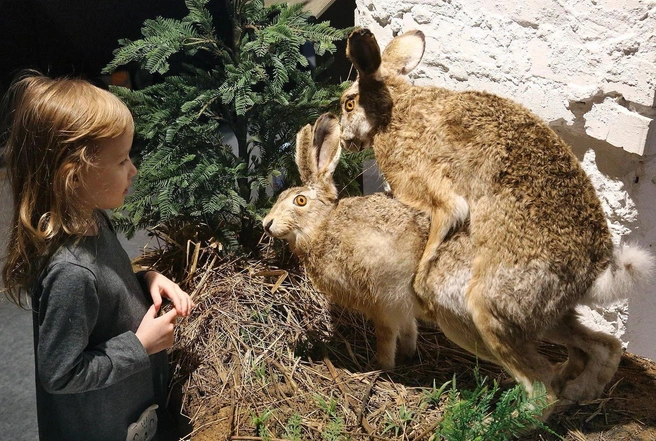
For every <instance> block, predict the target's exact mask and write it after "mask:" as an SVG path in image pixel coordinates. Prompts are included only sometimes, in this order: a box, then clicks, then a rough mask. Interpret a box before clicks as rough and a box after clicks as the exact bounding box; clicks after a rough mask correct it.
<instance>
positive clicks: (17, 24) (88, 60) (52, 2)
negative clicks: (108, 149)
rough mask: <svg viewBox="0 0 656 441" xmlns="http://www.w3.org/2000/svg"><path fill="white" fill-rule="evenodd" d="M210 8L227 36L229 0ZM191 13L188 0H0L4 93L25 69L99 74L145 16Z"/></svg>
mask: <svg viewBox="0 0 656 441" xmlns="http://www.w3.org/2000/svg"><path fill="white" fill-rule="evenodd" d="M208 7H209V9H210V10H211V12H212V13H213V16H214V18H215V26H216V29H217V33H219V35H223V36H225V35H226V33H229V32H230V26H228V25H227V24H226V23H227V21H226V22H225V23H221V21H222V18H223V19H226V18H227V14H226V9H225V8H226V5H225V1H224V0H215V1H212V2H210V4H209V5H208ZM187 12H188V11H187V8H186V6H185V4H184V0H0V93H4V92H5V90H6V88H7V86H8V85H9V83H10V82H11V79H12V78H13V77H14V75H15V74H16V73H17V72H18V71H20V70H22V69H25V68H32V69H37V70H39V71H40V72H42V73H44V74H47V75H50V76H60V75H74V76H78V77H83V78H88V79H94V78H98V77H99V76H100V75H101V73H100V72H101V70H102V69H103V68H104V67H105V66H106V65H107V64H108V63H109V62H110V61H111V60H112V52H113V51H114V50H115V49H117V48H118V47H119V44H118V40H119V39H121V38H129V39H131V40H136V39H138V38H140V37H141V26H142V24H143V22H144V20H146V19H148V18H155V17H157V16H162V17H170V18H182V17H184V16H185V15H186V14H187ZM227 35H228V36H229V34H227Z"/></svg>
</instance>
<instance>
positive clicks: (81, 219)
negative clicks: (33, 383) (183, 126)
mask: <svg viewBox="0 0 656 441" xmlns="http://www.w3.org/2000/svg"><path fill="white" fill-rule="evenodd" d="M3 104H4V106H3V107H4V108H5V109H6V112H7V113H6V123H7V129H6V132H5V133H4V136H3V141H4V147H5V161H6V164H7V175H8V176H7V177H8V181H9V182H10V184H11V191H12V196H13V208H14V213H13V222H12V227H13V228H12V230H11V233H10V237H9V243H8V253H7V257H6V262H5V266H4V268H3V270H2V281H3V283H4V286H5V289H6V290H7V291H6V294H7V297H9V299H10V300H12V301H13V302H14V303H16V304H17V305H19V306H22V305H23V303H22V297H23V294H25V293H26V292H27V291H28V290H29V289H30V287H31V284H32V282H33V281H34V279H35V278H36V277H37V276H38V274H39V272H40V271H41V269H42V268H43V265H45V263H46V261H47V259H48V258H49V257H50V256H51V255H52V254H53V253H54V252H55V250H56V249H57V248H58V247H59V246H60V245H61V244H62V243H63V242H64V241H65V240H66V239H68V238H72V237H80V236H82V235H83V234H84V233H85V232H86V231H88V229H89V227H90V225H91V223H92V222H94V220H93V217H92V216H89V213H88V212H85V211H84V208H83V206H82V204H80V201H79V199H78V195H77V192H76V191H75V188H76V187H77V186H79V185H82V183H80V182H79V179H80V173H79V172H80V170H81V168H82V167H89V166H90V165H91V164H92V159H93V154H94V150H95V148H96V145H97V142H98V141H99V140H101V139H108V138H115V137H117V136H120V135H121V134H122V133H124V132H125V130H127V129H128V128H131V127H132V125H133V121H132V115H131V114H130V111H129V110H128V108H127V107H126V106H125V104H124V103H123V102H122V101H121V100H119V99H118V98H117V97H116V96H114V95H112V94H111V93H110V92H108V91H106V90H103V89H100V88H98V87H96V86H94V85H92V84H90V83H88V82H87V81H84V80H79V79H71V78H59V79H51V78H48V77H45V76H43V75H40V74H38V73H35V72H29V73H27V74H24V75H22V76H21V77H19V78H17V79H16V80H15V81H14V82H13V83H12V85H11V86H10V88H9V91H8V92H7V94H6V96H5V99H4V103H3Z"/></svg>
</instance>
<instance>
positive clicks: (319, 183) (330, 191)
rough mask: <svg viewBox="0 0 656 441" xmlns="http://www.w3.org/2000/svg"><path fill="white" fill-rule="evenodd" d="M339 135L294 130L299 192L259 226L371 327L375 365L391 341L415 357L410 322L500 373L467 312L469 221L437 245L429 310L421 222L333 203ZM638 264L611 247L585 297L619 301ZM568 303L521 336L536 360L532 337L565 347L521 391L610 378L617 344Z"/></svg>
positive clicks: (579, 391)
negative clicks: (422, 280) (416, 284)
mask: <svg viewBox="0 0 656 441" xmlns="http://www.w3.org/2000/svg"><path fill="white" fill-rule="evenodd" d="M339 138H340V129H339V125H338V124H337V120H336V118H335V117H334V116H332V115H330V114H324V115H322V116H321V117H320V118H319V119H318V120H317V121H316V122H315V125H314V127H313V128H312V127H310V126H309V125H308V126H306V127H304V128H303V129H302V130H301V131H300V132H299V134H298V136H297V141H296V163H297V165H298V168H299V171H300V175H301V180H302V182H303V184H304V186H302V187H294V188H290V189H287V190H285V191H284V192H283V193H281V194H280V196H279V197H278V200H277V201H276V203H275V205H274V206H273V207H272V209H271V211H270V212H269V214H268V215H267V216H266V217H265V218H264V220H263V225H264V229H265V231H266V232H267V234H269V235H270V236H272V237H275V238H280V239H284V240H286V241H287V242H288V243H289V245H290V248H291V249H292V251H293V252H294V253H295V254H296V255H298V256H299V258H300V260H301V263H302V264H303V265H304V267H305V269H306V272H307V274H308V276H309V277H310V279H311V281H312V283H313V284H314V285H315V287H316V288H317V289H319V290H320V291H322V292H323V293H324V294H326V295H327V296H328V297H329V298H330V299H331V300H332V301H334V302H336V303H338V304H341V305H342V306H344V307H347V308H352V309H354V310H357V311H359V312H360V313H362V314H364V315H365V316H367V317H368V318H369V319H371V320H372V322H373V324H374V328H375V331H376V339H377V354H376V357H377V360H378V363H379V364H380V366H381V367H382V368H384V369H391V368H393V367H394V364H395V354H396V347H397V339H398V340H399V348H400V352H401V353H403V354H404V355H412V354H413V353H414V352H415V349H416V338H417V324H416V318H420V319H422V320H425V321H430V322H432V323H435V324H437V325H438V326H439V327H440V328H441V330H442V331H443V332H444V334H445V335H446V336H447V337H448V338H449V339H451V340H452V341H453V342H455V343H456V344H458V345H460V346H461V347H463V348H465V349H467V350H469V351H470V352H472V353H474V354H476V355H477V356H478V357H480V358H482V359H485V360H488V361H491V362H494V363H496V364H499V365H502V366H505V363H504V362H503V360H501V359H499V358H498V355H497V354H496V353H494V352H492V351H491V350H490V349H489V348H488V346H487V342H486V339H485V338H483V336H482V335H481V333H480V332H479V330H478V328H477V326H476V325H475V323H474V320H473V318H472V315H471V314H470V312H469V311H468V307H467V302H466V297H465V292H466V288H467V286H468V284H469V283H470V280H471V278H472V274H473V273H472V267H473V261H474V256H475V244H474V242H473V240H472V237H471V235H470V234H469V230H468V226H467V224H465V225H463V226H462V227H460V228H459V229H458V230H457V231H454V232H452V233H451V234H450V235H449V236H447V238H446V239H445V240H444V241H443V242H442V243H441V244H440V245H439V247H438V248H437V254H436V256H435V259H434V261H433V262H432V265H431V268H430V271H429V274H428V276H427V283H428V284H429V286H430V287H431V294H430V296H428V297H427V299H425V302H427V303H429V304H430V305H429V306H428V307H424V306H425V305H423V304H422V303H420V302H419V301H418V298H417V296H416V294H415V291H414V289H413V279H414V275H415V272H416V270H417V267H418V265H419V261H420V258H421V256H422V254H423V251H424V249H425V246H426V241H427V238H428V233H429V219H428V216H427V215H426V214H425V213H423V212H421V211H419V210H416V209H414V208H411V207H409V206H406V205H404V204H402V203H401V202H399V201H398V200H397V199H394V198H391V197H390V196H388V195H385V194H382V193H376V194H373V195H369V196H364V197H352V198H344V199H341V200H340V199H338V194H337V189H336V187H335V184H334V182H333V179H332V174H333V171H334V169H335V167H336V165H337V162H338V160H339V155H340V146H339V142H340V141H339ZM645 258H646V255H645V254H644V253H643V252H642V251H641V250H639V249H636V248H632V247H626V246H625V247H620V248H619V249H617V250H616V251H615V253H614V256H613V258H612V265H611V267H610V268H608V269H607V270H606V271H604V272H603V273H602V275H601V276H600V277H599V278H598V279H597V280H596V281H595V282H594V283H593V286H592V288H591V292H590V293H589V295H588V296H587V297H586V298H590V299H592V298H596V297H611V296H612V297H622V296H625V295H627V294H628V292H630V290H631V289H632V288H633V286H634V285H635V284H636V283H639V282H640V281H641V280H642V279H643V278H644V277H645V276H646V273H645V271H647V269H648V268H647V267H646V266H645V261H644V259H645ZM647 263H648V262H647ZM538 294H544V292H539V293H538ZM543 301H546V300H543ZM574 306H576V305H572V306H571V307H570V308H568V309H566V310H563V311H562V313H561V314H560V315H559V317H558V318H557V319H556V320H554V322H553V323H551V324H547V323H544V324H536V326H535V332H534V333H533V334H530V335H525V336H524V344H523V347H522V350H525V351H527V352H528V353H529V354H533V353H537V345H538V341H539V340H540V339H545V340H550V341H552V342H555V343H558V344H562V345H565V346H566V347H567V349H568V354H569V359H568V361H567V362H566V363H565V364H563V365H562V366H561V367H559V369H557V370H556V369H555V367H554V366H552V365H551V363H550V362H549V361H548V360H547V359H546V358H543V357H542V356H540V358H539V359H536V360H534V359H531V362H532V363H534V364H537V365H538V366H539V367H540V369H541V371H540V374H541V375H535V374H534V372H533V370H531V369H532V366H533V365H534V364H530V365H529V368H527V369H526V371H525V372H527V377H526V379H525V380H526V381H524V382H522V383H523V384H524V385H525V386H527V385H528V387H529V391H530V387H531V386H532V385H533V382H534V381H536V380H539V381H543V382H545V381H548V383H546V385H547V386H548V389H549V390H551V391H555V393H557V395H558V396H559V397H562V398H566V399H568V400H571V401H577V400H581V399H587V398H592V397H594V396H596V395H598V394H599V393H601V391H602V390H603V387H604V386H605V385H606V383H608V381H610V379H611V378H612V376H613V374H614V373H615V371H616V369H617V365H618V363H619V359H620V355H621V345H620V342H619V341H618V340H617V339H616V338H614V337H612V336H610V335H607V334H604V333H600V332H594V331H591V330H589V329H588V328H586V327H585V326H583V325H582V324H581V323H580V322H579V320H578V316H577V313H576V312H575V310H574ZM509 326H513V325H512V323H510V324H509ZM518 363H520V364H521V363H523V360H518ZM522 366H524V365H523V364H522ZM550 398H554V399H555V397H554V396H552V397H550Z"/></svg>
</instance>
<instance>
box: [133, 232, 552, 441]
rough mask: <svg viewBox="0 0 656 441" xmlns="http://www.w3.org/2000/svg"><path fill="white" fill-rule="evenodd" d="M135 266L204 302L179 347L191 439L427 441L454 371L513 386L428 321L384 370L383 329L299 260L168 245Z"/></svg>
mask: <svg viewBox="0 0 656 441" xmlns="http://www.w3.org/2000/svg"><path fill="white" fill-rule="evenodd" d="M176 248H177V250H174V249H176ZM265 251H266V248H265ZM184 253H186V258H184V259H183V257H185V256H184ZM265 254H266V253H265ZM181 261H184V262H185V265H184V268H180V267H178V266H176V265H177V263H178V262H181ZM135 263H137V264H139V265H141V266H147V267H155V268H157V269H159V270H160V271H162V272H164V273H166V274H172V275H174V277H177V280H179V281H180V283H181V284H182V286H183V288H184V289H185V290H187V292H190V293H192V295H193V297H194V301H195V302H196V305H197V306H196V307H195V308H194V310H193V312H192V314H191V316H190V317H188V318H185V319H182V320H181V321H180V322H179V326H178V327H177V331H176V343H175V345H174V347H173V348H172V350H171V361H172V368H173V381H174V385H175V386H176V387H174V388H173V390H174V391H178V392H179V395H180V396H179V397H178V398H177V399H178V400H179V401H180V402H181V408H182V414H183V415H186V416H187V417H188V418H189V419H190V425H191V427H192V431H191V433H190V434H189V435H188V436H187V437H186V438H185V439H191V440H194V441H203V440H213V441H215V440H260V439H262V440H276V439H293V437H292V435H290V434H291V433H293V431H294V430H296V432H297V433H298V434H299V437H298V438H297V439H303V440H314V439H317V440H319V439H331V438H330V436H332V434H334V433H340V435H339V436H335V437H334V438H332V439H351V440H358V439H370V440H386V439H389V440H392V439H394V440H421V439H425V440H429V439H431V437H432V436H433V434H434V431H435V427H436V426H437V424H438V423H439V421H440V419H441V405H442V404H443V400H430V399H427V397H428V394H430V392H431V391H432V390H433V389H434V388H439V387H440V386H441V385H442V384H444V383H445V382H447V381H449V380H452V379H453V378H454V374H455V377H456V380H457V384H458V387H459V388H467V387H473V386H474V369H475V367H476V366H478V369H479V372H480V373H481V374H482V375H484V376H488V377H490V378H491V379H496V380H498V381H500V382H502V383H505V384H512V382H510V381H509V380H508V378H507V376H506V374H505V373H503V371H502V370H501V369H500V368H498V367H496V366H494V365H490V364H487V363H484V362H479V361H477V360H476V358H475V357H474V356H472V355H471V354H469V353H468V352H466V351H463V350H462V349H460V348H459V347H457V346H455V345H454V344H453V343H451V342H450V341H449V340H447V339H446V338H445V337H444V336H443V335H442V334H441V332H439V330H437V329H435V328H434V327H431V326H430V325H427V324H423V325H422V326H420V336H419V339H418V354H417V355H416V356H415V358H414V359H412V360H409V361H407V362H405V363H400V364H399V366H397V368H396V369H395V371H394V372H384V371H379V370H377V369H376V367H375V365H374V354H375V347H374V346H373V345H374V344H375V338H374V333H373V328H372V327H370V326H369V324H368V323H367V321H366V320H364V319H363V317H362V316H360V315H358V314H354V313H350V312H348V311H344V310H342V309H338V308H336V307H334V306H332V305H330V302H329V301H328V300H327V299H326V297H325V296H324V295H322V294H321V293H319V292H317V291H316V290H315V289H314V288H313V287H312V285H311V283H310V281H309V280H308V278H307V277H306V276H305V274H304V272H303V271H302V269H300V268H299V267H298V266H297V265H295V264H293V263H291V264H289V265H288V267H287V268H284V269H283V268H278V267H275V266H273V265H271V264H268V263H267V260H266V259H264V260H260V261H255V260H242V259H236V260H225V259H222V258H219V257H218V254H217V252H216V246H207V247H201V246H200V245H196V244H190V245H189V246H186V247H182V246H180V245H179V244H174V245H173V246H171V243H170V242H168V243H167V245H166V246H164V247H163V248H161V249H160V251H153V252H150V253H147V254H144V256H142V257H141V258H140V259H139V260H138V262H135ZM554 356H555V357H562V354H561V353H560V352H559V351H557V350H554ZM535 439H543V438H542V437H541V436H540V437H537V438H535ZM544 439H546V438H544Z"/></svg>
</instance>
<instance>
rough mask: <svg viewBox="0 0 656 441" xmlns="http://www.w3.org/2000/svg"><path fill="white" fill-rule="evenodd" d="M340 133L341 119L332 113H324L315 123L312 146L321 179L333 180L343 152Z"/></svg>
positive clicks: (319, 178)
mask: <svg viewBox="0 0 656 441" xmlns="http://www.w3.org/2000/svg"><path fill="white" fill-rule="evenodd" d="M340 135H341V133H340V128H339V121H338V119H337V117H336V116H335V115H333V114H332V113H324V114H323V115H321V116H320V117H319V118H318V119H317V120H316V122H315V123H314V139H313V141H312V147H313V149H314V151H315V153H314V157H315V160H316V164H317V170H318V176H317V177H318V180H319V181H329V182H332V177H333V172H334V171H335V168H336V167H337V164H338V163H339V156H340V153H341V147H340Z"/></svg>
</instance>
